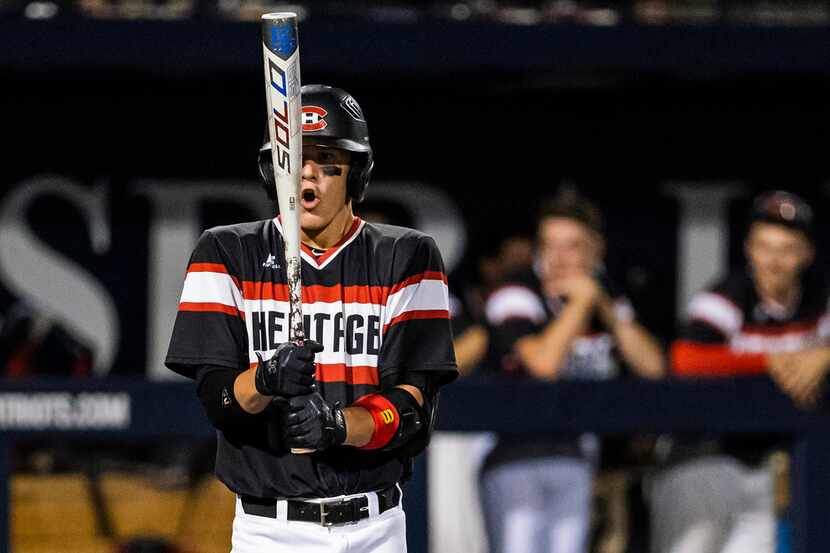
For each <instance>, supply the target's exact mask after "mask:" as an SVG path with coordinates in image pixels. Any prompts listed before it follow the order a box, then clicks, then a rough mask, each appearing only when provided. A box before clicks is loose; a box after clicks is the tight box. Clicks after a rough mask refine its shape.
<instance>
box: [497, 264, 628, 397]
mask: <svg viewBox="0 0 830 553" xmlns="http://www.w3.org/2000/svg"><path fill="white" fill-rule="evenodd" d="M603 285H604V286H605V288H606V289H607V290H608V293H609V294H610V295H611V297H612V298H613V301H614V309H615V312H616V315H617V317H619V318H620V319H624V320H633V319H634V308H633V307H632V305H631V303H630V302H629V301H628V300H627V299H626V298H625V297H624V296H623V295H621V294H619V293H617V292H616V290H615V288H614V287H613V285H611V284H608V283H603ZM566 301H567V300H566V299H564V298H559V297H554V298H551V297H548V296H547V295H546V294H545V293H544V292H543V291H542V284H541V283H540V282H539V279H538V277H537V276H536V275H535V274H533V273H531V272H527V273H525V274H522V275H520V276H518V277H517V278H515V279H514V280H513V282H511V283H509V284H507V285H505V286H503V287H501V288H499V289H498V290H496V291H495V292H493V294H491V296H490V297H489V298H488V299H487V305H486V307H485V312H486V317H487V322H488V324H489V325H490V326H491V329H492V337H491V340H492V347H491V350H492V352H491V353H492V354H493V355H494V356H495V357H496V358H498V359H499V365H500V366H501V368H502V370H504V371H505V372H507V373H518V374H523V373H524V368H523V367H522V366H521V363H520V362H519V361H518V359H517V358H516V356H515V354H514V352H513V347H514V345H515V343H516V341H517V340H519V339H520V338H522V337H524V336H527V335H530V334H538V333H540V332H542V331H543V330H544V328H545V326H546V325H547V324H548V323H549V322H550V321H553V320H556V318H557V317H558V316H559V313H561V311H562V309H563V308H564V306H565V303H566ZM619 372H620V362H619V360H618V356H617V352H616V343H615V342H614V338H613V337H612V336H611V334H609V333H608V331H607V330H606V329H605V328H604V327H603V326H602V324H601V323H600V321H599V320H598V319H597V317H592V319H591V322H590V325H589V328H588V329H587V331H586V332H584V333H583V334H581V335H580V336H578V337H577V338H576V339H575V340H574V342H573V345H572V346H571V351H570V353H569V354H568V356H567V358H566V360H565V364H564V366H563V367H562V368H561V369H560V371H559V373H558V374H559V375H560V378H563V379H586V380H606V379H609V378H614V377H616V376H618V375H619Z"/></svg>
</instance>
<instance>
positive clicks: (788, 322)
mask: <svg viewBox="0 0 830 553" xmlns="http://www.w3.org/2000/svg"><path fill="white" fill-rule="evenodd" d="M829 301H830V287H828V285H827V283H826V281H825V280H824V278H823V277H822V276H821V275H819V274H818V272H809V273H808V274H807V275H805V277H804V278H803V279H802V283H801V287H800V290H799V297H798V301H796V302H795V303H794V304H793V305H792V306H791V307H790V308H787V309H782V308H779V307H775V306H770V305H767V304H765V303H764V302H763V301H762V300H761V298H760V297H759V296H758V293H757V291H756V289H755V284H754V282H753V280H752V276H751V275H750V274H749V273H748V272H747V271H740V272H736V273H733V274H732V275H730V276H728V277H727V278H725V279H723V280H722V281H720V282H718V283H716V284H715V285H713V286H711V287H709V288H708V289H706V290H703V291H702V292H699V293H698V294H696V295H695V296H694V297H693V298H692V301H691V303H690V304H689V308H688V323H687V324H686V325H685V327H684V328H683V329H682V331H681V336H680V339H679V340H678V341H677V342H676V343H675V344H674V346H673V348H672V361H673V363H672V364H673V366H674V370H675V371H676V372H678V373H680V374H688V375H699V376H705V375H707V374H711V375H737V374H751V373H761V372H765V370H766V360H765V355H766V354H768V353H776V352H785V351H799V350H803V349H807V348H810V347H817V346H825V345H829V344H830V311H828V302H829Z"/></svg>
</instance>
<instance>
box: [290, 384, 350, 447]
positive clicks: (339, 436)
mask: <svg viewBox="0 0 830 553" xmlns="http://www.w3.org/2000/svg"><path fill="white" fill-rule="evenodd" d="M280 414H281V417H282V421H281V423H282V428H283V442H284V443H285V445H286V446H288V447H291V448H306V449H314V450H317V451H322V450H324V449H328V448H330V447H332V446H336V445H340V444H342V443H343V442H345V441H346V420H345V418H344V417H343V410H342V409H341V408H340V405H339V404H334V405H332V404H331V403H329V402H327V401H326V400H325V399H323V396H321V395H320V394H319V393H317V392H314V393H313V394H309V395H307V396H299V397H292V398H291V399H289V400H288V401H282V402H280Z"/></svg>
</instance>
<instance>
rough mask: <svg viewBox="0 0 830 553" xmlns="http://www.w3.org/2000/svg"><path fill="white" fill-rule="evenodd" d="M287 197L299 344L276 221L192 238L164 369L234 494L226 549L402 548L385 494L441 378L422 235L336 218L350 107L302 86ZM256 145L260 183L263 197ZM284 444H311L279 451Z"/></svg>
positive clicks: (446, 345)
mask: <svg viewBox="0 0 830 553" xmlns="http://www.w3.org/2000/svg"><path fill="white" fill-rule="evenodd" d="M302 99H303V108H302V110H303V119H304V121H305V122H308V124H306V123H304V125H303V165H302V170H301V171H302V172H301V175H302V191H301V194H300V201H299V203H300V226H301V239H302V254H301V255H302V281H303V298H302V301H303V317H304V327H305V332H306V336H307V338H308V339H307V340H305V342H304V343H303V344H302V345H297V344H293V343H290V342H288V320H287V319H288V311H289V303H288V290H287V286H286V273H285V255H284V243H283V239H282V226H281V223H280V219H279V217H274V218H273V219H268V220H264V221H255V222H250V223H241V224H238V225H231V226H225V227H217V228H213V229H209V230H207V231H205V232H204V234H203V235H202V237H201V239H200V240H199V243H198V244H197V245H196V248H195V250H194V252H193V255H192V257H191V260H190V264H189V266H188V271H187V276H186V278H185V282H184V289H183V291H182V297H181V302H180V304H179V312H178V315H177V317H176V323H175V327H174V329H173V336H172V339H171V342H170V349H169V352H168V356H167V359H166V363H167V366H168V367H169V368H170V369H172V370H174V371H176V372H178V373H180V374H182V375H185V376H187V377H190V378H194V379H195V380H196V389H197V393H198V396H199V398H200V400H201V401H202V404H203V406H204V409H205V412H206V413H207V416H208V418H209V419H210V421H211V422H212V423H213V425H214V426H215V427H216V429H217V436H218V446H217V453H216V475H217V476H218V477H219V479H220V480H221V481H222V482H223V483H225V484H226V485H227V486H228V488H230V489H231V490H232V491H233V492H235V493H236V495H237V505H236V517H235V519H234V523H233V537H232V551H233V552H234V553H258V552H264V551H268V552H275V553H276V552H292V553H293V552H295V551H302V552H303V553H329V552H332V551H346V550H349V551H360V552H362V553H400V552H402V551H406V530H405V516H404V513H403V510H402V507H401V489H400V482H402V481H403V480H405V479H406V478H407V477H408V476H409V474H410V472H411V464H412V458H413V457H415V456H416V455H418V454H419V453H420V452H421V451H423V450H424V448H425V447H426V446H427V443H428V442H429V437H430V432H431V430H432V423H433V421H434V415H435V412H436V404H437V401H438V389H439V387H440V386H442V385H443V384H446V383H448V382H450V381H452V380H453V379H454V378H455V377H456V376H457V371H456V367H455V359H454V356H453V349H452V333H451V330H450V319H449V306H448V290H447V279H446V275H445V273H444V266H443V262H442V260H441V255H440V253H439V251H438V248H437V246H436V244H435V242H434V240H433V239H432V238H431V237H429V236H427V235H425V234H423V233H420V232H418V231H415V230H412V229H407V228H402V227H396V226H392V225H382V224H371V223H366V222H364V221H362V220H361V219H360V218H359V217H356V216H355V215H354V212H353V210H352V205H353V203H356V202H360V201H361V200H362V199H363V196H364V194H365V192H366V187H367V186H368V184H369V178H370V175H371V171H372V165H373V157H372V148H371V146H370V144H369V133H368V127H367V124H366V120H365V118H364V116H363V112H362V110H361V108H360V106H359V105H358V104H357V102H356V101H355V99H354V98H353V97H352V96H351V95H349V94H348V93H346V92H345V91H343V90H341V89H338V88H333V87H329V86H322V85H307V86H304V87H302ZM270 160H271V151H270V143H266V144H265V145H263V147H262V149H261V150H260V171H261V177H262V179H263V181H264V183H265V185H266V190H267V191H269V193H271V194H273V192H274V183H273V171H272V167H271V163H270ZM291 448H306V449H312V450H314V452H313V453H310V454H294V453H291V451H290V450H291Z"/></svg>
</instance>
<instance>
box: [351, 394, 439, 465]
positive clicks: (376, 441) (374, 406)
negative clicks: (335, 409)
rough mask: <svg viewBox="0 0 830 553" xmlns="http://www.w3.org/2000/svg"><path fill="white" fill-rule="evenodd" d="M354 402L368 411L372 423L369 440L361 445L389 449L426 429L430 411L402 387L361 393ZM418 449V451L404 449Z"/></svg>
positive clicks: (403, 444) (425, 431)
mask: <svg viewBox="0 0 830 553" xmlns="http://www.w3.org/2000/svg"><path fill="white" fill-rule="evenodd" d="M354 405H355V406H356V407H363V408H364V409H366V410H367V411H369V414H370V415H372V419H373V420H374V423H375V430H374V432H373V433H372V438H371V440H369V443H367V444H366V445H364V446H362V447H361V448H360V449H367V450H372V449H380V450H382V451H392V450H396V449H399V448H402V447H403V446H405V445H407V444H408V443H409V442H410V441H412V440H413V438H415V437H416V436H419V435H423V434H424V433H427V434H428V432H429V427H430V421H429V419H430V417H429V415H428V414H427V412H426V411H425V410H424V408H423V407H421V406H420V405H418V400H416V399H415V398H414V397H413V396H412V394H410V393H409V392H407V391H406V390H403V389H401V388H389V389H388V390H385V391H383V392H380V393H375V394H369V395H366V396H363V397H362V398H360V399H358V400H357V401H356V402H355V403H354ZM421 449H423V448H421ZM417 453H420V451H418V452H416V453H412V454H410V453H408V452H407V454H410V455H416V454H417Z"/></svg>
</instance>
